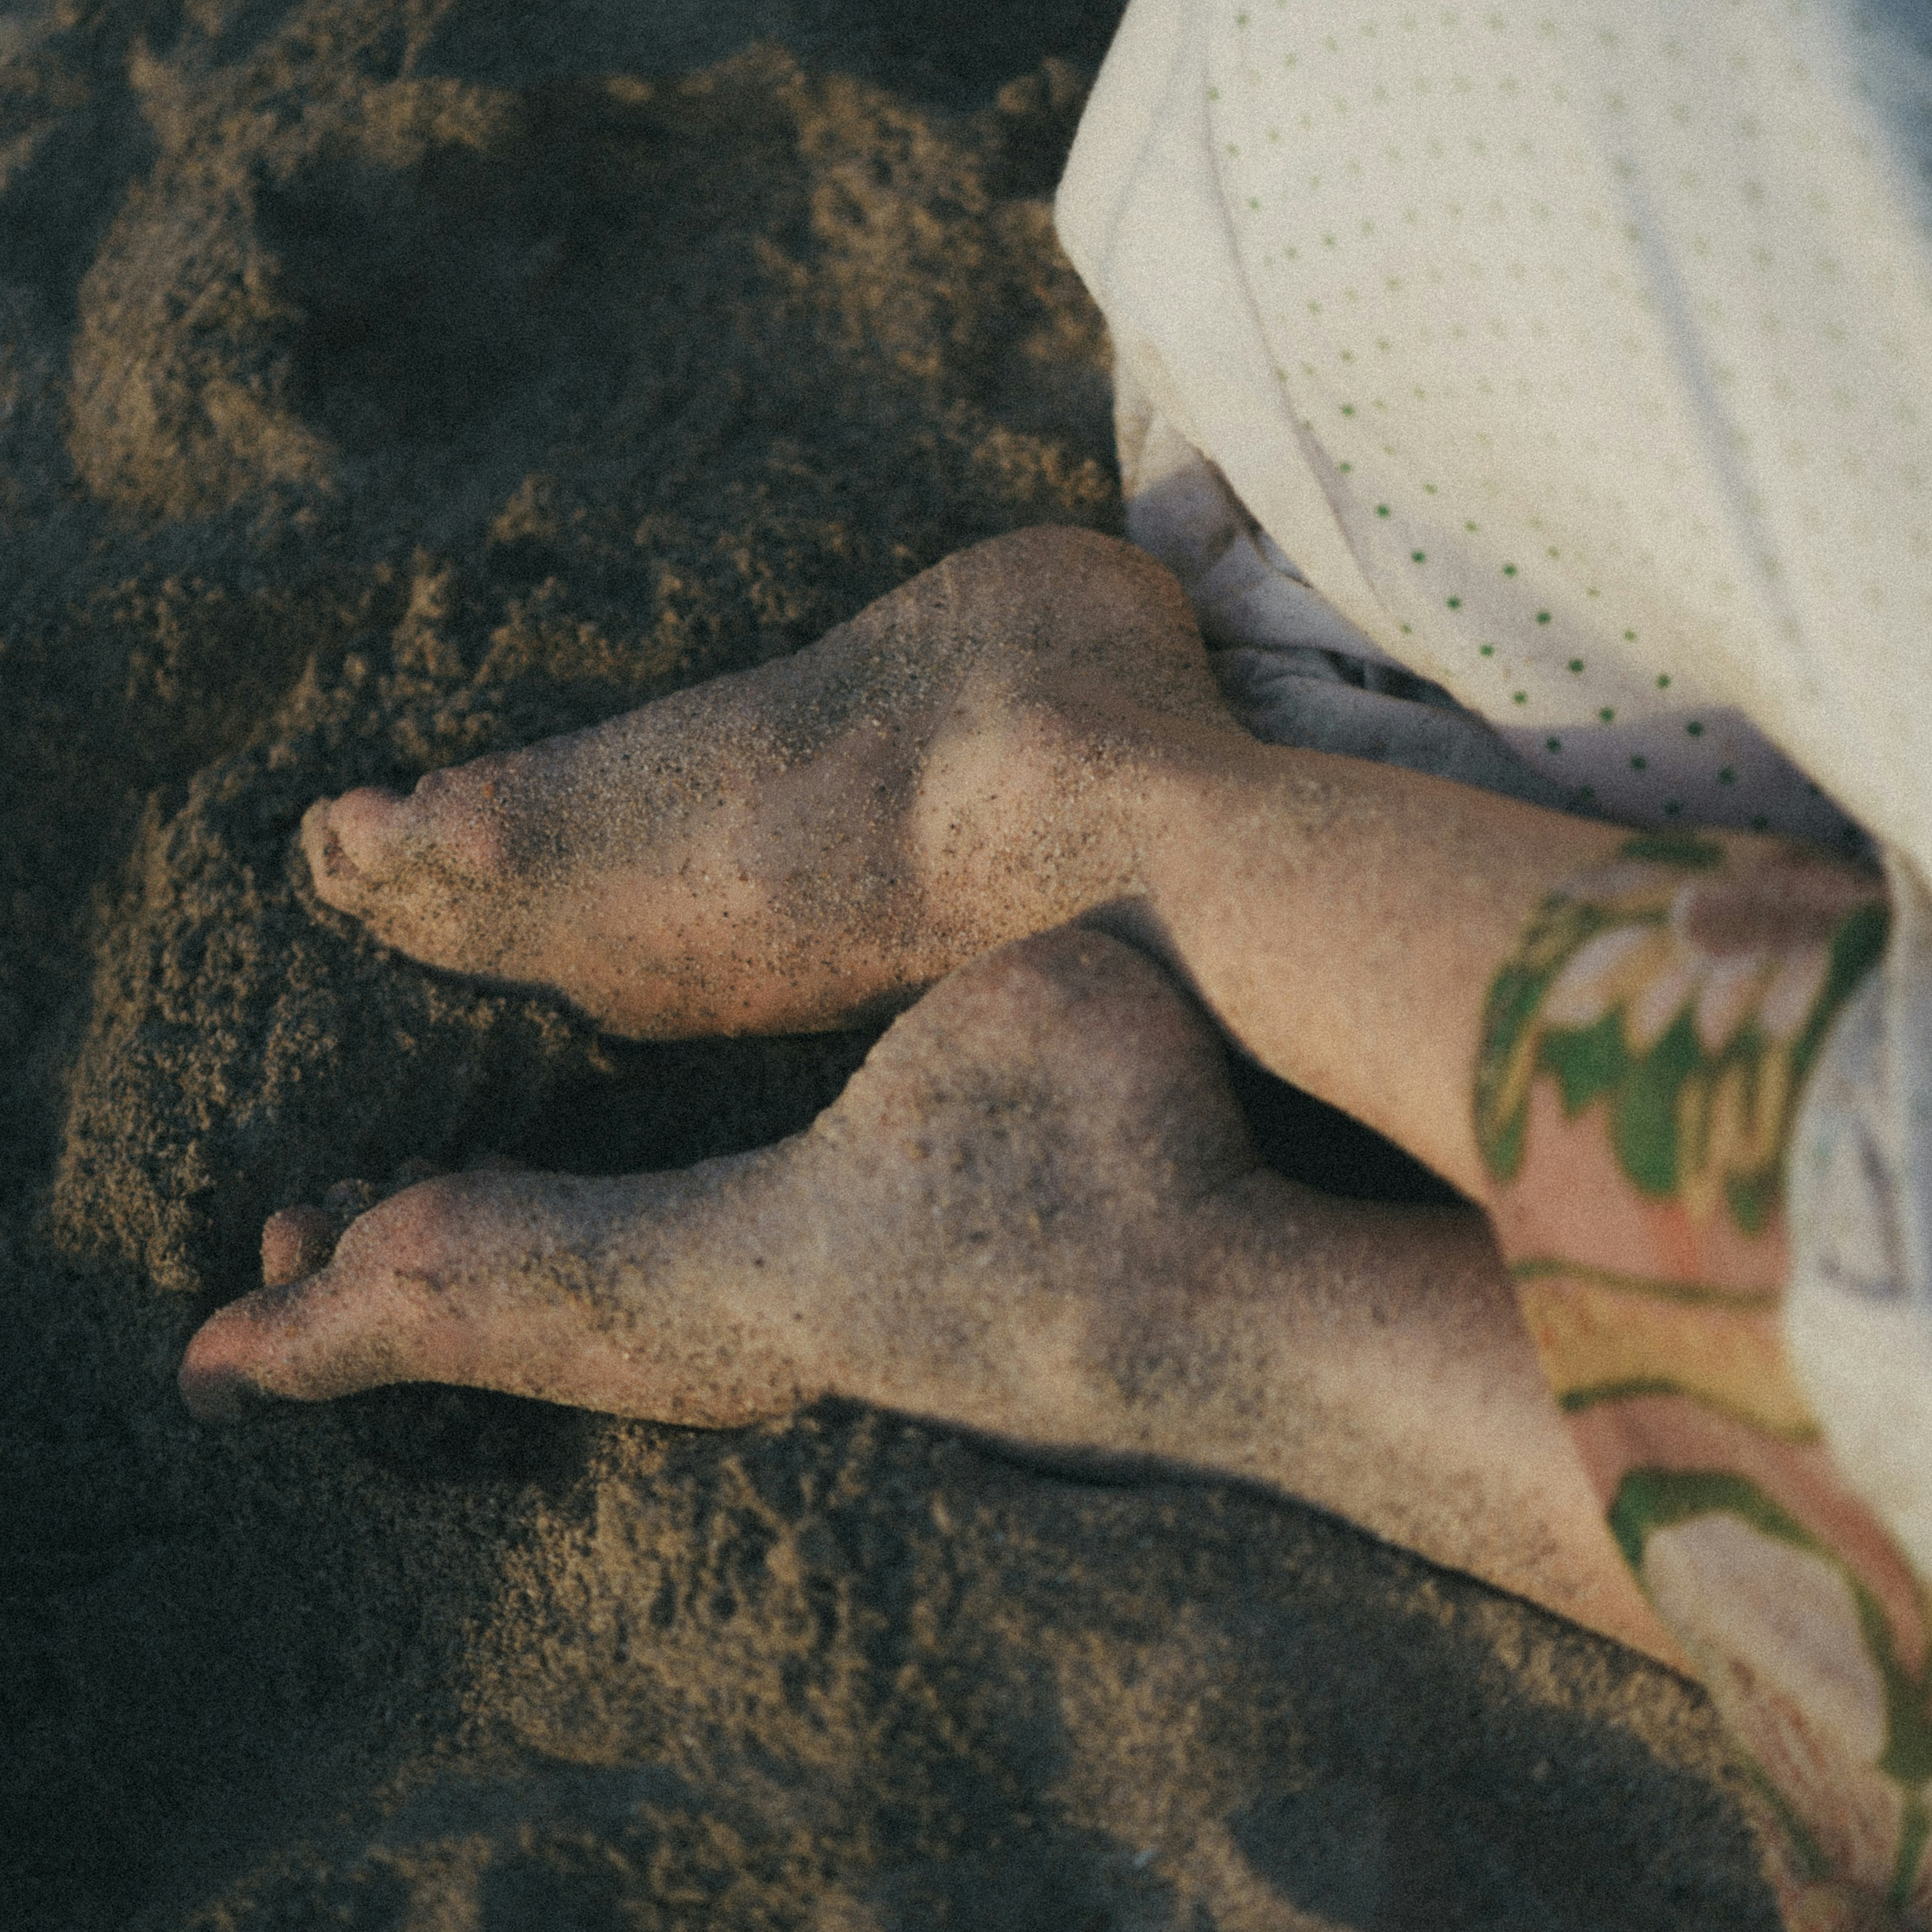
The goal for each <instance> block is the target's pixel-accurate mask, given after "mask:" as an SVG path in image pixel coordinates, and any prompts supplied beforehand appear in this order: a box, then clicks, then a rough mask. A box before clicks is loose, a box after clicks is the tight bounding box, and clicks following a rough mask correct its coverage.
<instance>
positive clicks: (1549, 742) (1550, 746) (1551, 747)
mask: <svg viewBox="0 0 1932 1932" xmlns="http://www.w3.org/2000/svg"><path fill="white" fill-rule="evenodd" d="M1543 748H1544V750H1545V751H1562V748H1563V740H1562V739H1561V738H1546V739H1544V741H1543Z"/></svg>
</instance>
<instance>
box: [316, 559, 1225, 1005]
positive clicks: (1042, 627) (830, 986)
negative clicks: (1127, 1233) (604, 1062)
mask: <svg viewBox="0 0 1932 1932" xmlns="http://www.w3.org/2000/svg"><path fill="white" fill-rule="evenodd" d="M1176 717H1185V718H1193V719H1195V720H1196V721H1201V722H1205V723H1209V724H1213V725H1215V726H1217V727H1222V728H1226V725H1227V718H1226V713H1225V712H1223V709H1222V708H1221V706H1220V700H1219V698H1218V697H1217V695H1216V694H1215V691H1214V686H1213V683H1212V680H1211V677H1210V675H1209V673H1208V668H1207V662H1206V658H1205V654H1204V653H1203V652H1202V646H1201V643H1200V640H1199V635H1198V634H1197V633H1196V630H1195V627H1194V624H1193V619H1192V617H1191V616H1190V613H1189V612H1188V610H1187V606H1186V604H1185V602H1184V600H1183V599H1182V598H1181V593H1180V592H1179V590H1178V588H1177V587H1176V586H1175V583H1174V582H1173V580H1172V578H1171V577H1169V576H1168V575H1167V574H1166V572H1165V571H1163V570H1162V569H1161V568H1160V567H1159V566H1158V565H1155V564H1154V563H1152V562H1150V561H1149V560H1148V559H1147V558H1146V557H1145V556H1142V554H1141V553H1139V552H1137V551H1135V550H1131V549H1130V548H1128V547H1127V546H1125V545H1124V544H1118V543H1115V542H1113V541H1111V540H1109V539H1108V538H1103V537H1099V536H1096V535H1093V534H1092V533H1091V532H1087V531H1084V530H1077V529H1035V530H1028V531H1022V532H1019V533H1017V534H1016V535H1010V536H1005V537H1001V538H995V539H994V540H992V541H989V542H987V543H985V544H980V546H979V547H977V548H976V549H974V550H968V551H966V552H965V553H962V554H961V555H960V556H956V557H953V558H950V559H947V561H946V562H944V563H942V564H940V565H937V566H935V568H933V569H932V570H929V571H927V572H926V573H925V574H924V575H922V576H921V577H917V578H916V579H914V580H913V581H912V582H911V583H907V584H906V585H904V586H901V588H900V589H898V590H896V591H895V592H892V595H889V596H888V597H886V598H883V599H881V600H880V601H879V602H878V603H877V604H874V605H872V606H871V607H870V608H869V609H868V610H865V611H863V612H862V613H860V615H859V616H858V617H857V618H856V619H853V621H852V622H850V623H849V624H847V625H842V626H841V627H840V628H838V630H836V631H832V632H831V633H830V634H829V635H827V636H826V637H824V638H823V639H821V640H820V641H819V642H818V643H817V644H815V645H814V646H811V647H810V648H809V649H806V650H804V651H802V652H799V653H797V654H796V655H795V656H793V657H790V658H785V659H782V660H780V661H775V662H774V663H772V664H766V665H764V666H763V667H760V668H759V669H758V670H755V671H752V672H748V673H742V674H739V675H737V676H730V677H724V678H720V679H715V680H714V681H712V682H710V683H708V684H706V685H700V686H698V687H696V688H694V689H692V690H690V691H685V692H682V693H679V694H677V695H676V696H674V697H670V698H667V699H665V700H661V702H659V703H655V704H652V705H648V706H645V707H643V709H640V710H638V711H635V712H631V713H629V714H628V715H625V716H623V717H620V718H614V719H612V720H610V721H609V722H607V723H606V724H601V725H599V726H597V727H595V728H593V729H592V730H586V731H583V732H579V733H574V734H573V735H571V736H568V737H563V738H559V739H550V740H548V741H547V742H544V743H542V744H539V745H535V746H532V747H531V748H529V749H527V750H525V751H518V752H515V753H513V754H509V755H508V756H505V757H486V758H480V759H478V760H475V761H474V762H473V763H469V764H466V765H463V766H458V767H457V768H455V769H452V770H448V771H441V772H431V774H430V775H428V777H426V778H424V779H423V780H422V782H421V783H420V784H419V785H418V786H417V787H416V790H415V791H414V792H413V793H412V794H411V795H410V796H408V797H407V798H404V797H400V796H397V795H396V794H395V793H390V792H386V791H380V790H370V789H365V790H357V791H353V792H350V793H346V794H345V795H344V796H342V797H340V798H338V799H332V800H326V801H323V802H320V803H319V804H317V805H315V806H314V808H311V811H310V812H309V813H308V817H306V819H305V820H304V823H303V827H302V843H303V847H304V850H305V853H306V854H307V856H308V862H309V865H310V867H311V871H312V872H313V874H314V879H315V882H316V887H317V891H318V892H320V895H321V896H322V897H323V898H324V899H325V900H326V901H328V903H329V904H332V905H333V906H335V907H338V908H339V909H341V910H343V911H345V912H348V913H353V914H354V915H355V916H356V917H357V918H359V919H362V920H363V921H364V922H365V923H366V924H367V925H368V926H369V927H370V929H371V930H372V931H373V932H375V933H376V934H377V936H378V937H379V938H382V939H383V940H384V941H386V942H387V943H388V944H391V945H392V946H395V947H398V949H400V950H401V951H403V952H404V953H407V954H408V955H410V957H412V958H413V959H419V960H421V961H422V962H425V963H427V964H429V965H435V966H440V967H444V968H450V969H452V970H454V971H458V972H463V973H469V974H480V975H484V976H487V977H493V978H497V979H501V980H512V981H516V982H518V983H526V984H535V985H541V986H547V987H550V988H552V989H555V990H556V991H558V992H561V993H562V994H563V995H565V997H566V998H568V999H570V1000H571V1001H572V1002H574V1004H576V1005H577V1006H578V1007H580V1008H581V1009H582V1010H583V1011H585V1012H586V1013H589V1015H590V1016H592V1018H594V1019H596V1020H597V1021H598V1022H600V1023H601V1025H604V1027H606V1028H608V1029H609V1030H610V1031H613V1032H616V1033H619V1034H626V1035H629V1036H632V1037H652V1036H655V1037H666V1036H672V1035H691V1034H706V1033H742V1032H754V1031H796V1030H802V1029H806V1028H814V1027H819V1026H826V1025H838V1024H841V1023H842V1022H846V1021H848V1020H850V1019H852V1018H853V1016H855V1015H859V1014H862V1013H865V1011H866V1010H868V1008H873V1007H877V1006H878V1005H879V1004H880V1003H881V1002H886V1003H889V1002H891V1001H893V1000H895V999H897V998H902V996H903V995H904V993H905V992H907V989H912V988H916V987H918V986H923V985H926V984H928V983H931V982H932V980H935V979H937V978H938V977H940V976H941V975H942V974H944V973H945V972H947V971H950V970H951V968H953V967H954V966H956V965H959V964H961V963H962V962H963V961H965V959H970V958H971V957H973V956H975V955H976V954H977V953H981V952H983V951H986V950H988V949H989V947H992V946H995V945H998V944H1001V942H1003V941H1006V940H1008V939H1011V938H1018V937H1019V936H1021V935H1023V934H1025V933H1028V932H1039V931H1041V930H1043V929H1045V928H1046V927H1047V926H1052V925H1054V924H1056V923H1058V922H1060V921H1061V920H1062V919H1066V918H1067V917H1070V916H1073V915H1074V914H1076V913H1078V912H1079V911H1080V910H1083V909H1084V908H1085V907H1087V906H1089V905H1092V904H1097V903H1099V902H1100V901H1102V900H1103V899H1105V898H1108V897H1109V896H1112V895H1115V894H1117V893H1118V892H1120V891H1121V889H1123V888H1124V887H1125V886H1129V885H1130V884H1131V868H1132V859H1131V853H1129V852H1127V851H1125V850H1123V847H1122V841H1121V840H1120V839H1119V838H1116V837H1110V836H1109V833H1110V831H1112V830H1114V829H1116V828H1115V827H1113V826H1111V825H1110V823H1109V822H1108V820H1107V819H1106V811H1105V808H1104V805H1100V804H1097V803H1094V802H1092V800H1093V787H1091V784H1083V782H1082V774H1087V775H1089V776H1091V772H1093V770H1094V769H1095V768H1096V766H1097V762H1099V761H1100V760H1102V759H1103V757H1104V754H1105V742H1106V741H1108V740H1109V739H1112V741H1114V743H1115V751H1114V755H1115V759H1116V761H1117V762H1118V758H1119V757H1121V755H1123V754H1124V755H1129V756H1130V755H1131V752H1132V746H1133V743H1134V742H1135V741H1136V737H1137V736H1139V737H1142V738H1145V736H1146V735H1147V729H1148V726H1149V725H1150V724H1151V723H1152V721H1154V719H1156V718H1167V719H1169V720H1171V719H1172V718H1176Z"/></svg>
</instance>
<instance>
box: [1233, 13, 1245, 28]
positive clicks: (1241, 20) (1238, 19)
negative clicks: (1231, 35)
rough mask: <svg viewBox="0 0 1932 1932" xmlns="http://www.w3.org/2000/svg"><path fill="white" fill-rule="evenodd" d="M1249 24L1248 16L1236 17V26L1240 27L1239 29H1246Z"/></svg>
mask: <svg viewBox="0 0 1932 1932" xmlns="http://www.w3.org/2000/svg"><path fill="white" fill-rule="evenodd" d="M1247 24H1248V17H1247V14H1245V13H1237V14H1236V15H1235V26H1238V27H1245V26H1247Z"/></svg>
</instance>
